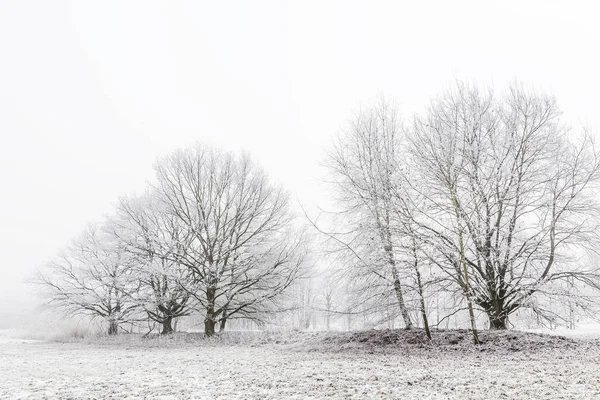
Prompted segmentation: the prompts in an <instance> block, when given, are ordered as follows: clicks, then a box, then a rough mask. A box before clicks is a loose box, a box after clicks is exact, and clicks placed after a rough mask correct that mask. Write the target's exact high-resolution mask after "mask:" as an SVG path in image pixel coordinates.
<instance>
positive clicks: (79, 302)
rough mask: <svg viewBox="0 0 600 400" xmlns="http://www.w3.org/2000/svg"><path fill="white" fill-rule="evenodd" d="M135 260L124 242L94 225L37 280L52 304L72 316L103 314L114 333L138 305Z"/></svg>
mask: <svg viewBox="0 0 600 400" xmlns="http://www.w3.org/2000/svg"><path fill="white" fill-rule="evenodd" d="M134 262H135V260H133V259H132V257H130V255H129V254H128V253H127V251H126V250H125V245H124V244H123V243H122V242H120V241H118V240H115V238H114V237H113V236H111V235H110V234H108V233H107V232H106V231H104V230H103V229H102V228H101V227H100V228H99V227H97V226H90V227H88V229H86V230H85V231H84V232H83V234H82V235H81V236H79V237H78V238H76V239H75V240H73V242H72V243H71V245H70V246H69V247H68V248H67V249H66V250H64V251H63V252H62V253H61V254H60V255H59V256H58V257H56V259H54V260H52V261H51V262H49V263H48V264H47V265H46V267H45V268H44V269H42V270H41V271H39V273H38V274H37V276H36V277H35V278H34V283H35V284H37V285H39V286H40V287H41V289H42V293H43V294H44V295H45V297H46V298H47V301H48V303H47V304H48V305H49V306H51V307H55V308H56V309H58V310H60V311H61V312H63V313H64V314H65V315H69V316H70V315H87V316H89V317H91V318H102V319H103V320H105V321H106V322H108V334H109V335H114V334H117V333H118V329H119V325H120V324H122V323H124V322H127V321H128V320H129V318H130V317H131V316H132V315H133V313H134V312H135V311H136V309H137V303H136V302H134V301H133V300H132V299H133V297H132V295H133V294H134V293H136V292H137V290H138V288H139V284H138V282H137V280H136V279H135V278H134V277H133V274H132V273H131V271H132V267H133V263H134Z"/></svg>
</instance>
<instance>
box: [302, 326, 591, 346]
mask: <svg viewBox="0 0 600 400" xmlns="http://www.w3.org/2000/svg"><path fill="white" fill-rule="evenodd" d="M431 334H432V339H431V340H429V339H428V338H427V336H426V335H425V331H423V330H422V329H411V330H400V329H396V330H394V329H383V330H369V331H355V332H336V333H327V334H323V335H320V336H318V337H314V338H313V339H312V340H307V341H306V342H307V344H309V347H310V348H309V350H313V351H315V350H325V351H326V350H330V351H344V350H349V349H360V348H362V349H367V350H371V351H372V350H376V349H384V348H385V349H386V350H392V349H405V350H410V349H414V348H419V349H421V348H430V349H438V350H444V351H507V352H520V351H536V350H541V349H554V348H556V349H558V348H561V349H566V348H576V347H580V346H583V345H592V343H591V342H593V341H590V340H575V339H569V338H566V337H564V336H554V335H543V334H537V333H528V332H521V331H489V330H485V331H480V332H479V339H480V342H481V343H480V344H479V345H478V346H475V345H473V337H472V335H471V332H470V331H468V330H464V329H457V330H434V331H432V332H431ZM595 342H597V341H595ZM595 345H598V343H595Z"/></svg>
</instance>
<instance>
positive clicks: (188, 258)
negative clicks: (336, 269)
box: [154, 145, 305, 335]
mask: <svg viewBox="0 0 600 400" xmlns="http://www.w3.org/2000/svg"><path fill="white" fill-rule="evenodd" d="M155 170H156V185H155V188H154V191H155V193H156V199H157V202H158V204H159V206H160V209H161V210H162V211H161V212H163V213H165V214H166V215H167V216H168V217H169V218H172V219H173V222H174V223H175V224H176V225H177V226H178V227H179V229H180V232H179V235H180V236H179V238H180V239H179V244H180V245H181V246H180V248H179V249H178V250H177V251H176V252H174V253H167V252H163V253H162V254H161V256H162V257H164V258H165V259H167V260H170V261H173V262H176V263H177V264H179V265H181V266H184V267H185V268H186V269H187V271H188V272H189V277H190V279H191V282H192V283H193V289H192V290H188V293H189V294H190V295H191V296H192V297H193V298H194V299H195V300H196V301H197V302H198V304H200V306H201V307H202V310H203V311H204V313H205V319H204V328H205V333H206V335H213V334H214V333H215V326H216V325H217V324H219V325H220V327H221V329H224V328H225V324H226V322H227V320H229V319H231V318H250V319H254V320H259V319H260V318H261V315H262V313H263V312H264V311H268V310H272V309H273V308H277V304H276V302H277V300H278V298H280V296H281V295H282V294H283V293H284V292H285V291H286V289H287V288H288V287H289V286H290V285H291V284H292V283H293V282H294V280H295V279H296V278H298V277H299V276H300V275H301V273H302V267H303V259H304V254H305V249H304V246H303V243H304V240H303V236H302V235H301V234H298V233H296V232H295V231H294V230H293V228H292V226H293V225H292V224H293V215H292V214H291V211H290V208H289V198H288V195H287V194H286V192H285V191H284V190H283V189H282V188H281V187H279V186H276V185H274V184H271V183H270V182H269V180H268V177H267V175H266V174H265V173H264V172H263V170H262V169H260V168H259V167H258V166H256V165H255V164H254V163H253V162H252V161H251V160H250V159H249V157H248V156H246V155H242V156H237V155H234V154H232V153H227V152H223V151H219V150H216V149H214V148H210V147H206V146H202V145H197V146H195V147H193V148H190V149H186V150H180V151H176V152H174V153H172V154H171V155H169V156H167V157H165V158H163V159H161V160H159V161H158V163H157V164H156V166H155Z"/></svg>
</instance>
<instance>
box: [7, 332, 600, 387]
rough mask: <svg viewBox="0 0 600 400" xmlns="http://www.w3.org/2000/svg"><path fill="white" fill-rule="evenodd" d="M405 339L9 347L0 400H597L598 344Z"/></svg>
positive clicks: (448, 335) (361, 336)
mask: <svg viewBox="0 0 600 400" xmlns="http://www.w3.org/2000/svg"><path fill="white" fill-rule="evenodd" d="M465 333H466V332H441V333H437V334H436V337H435V338H434V342H435V344H434V345H429V344H427V343H425V342H423V341H422V337H421V336H419V334H418V333H417V334H415V333H411V334H407V333H403V332H397V331H383V332H377V333H370V332H367V333H349V334H337V335H309V336H304V337H296V338H292V339H289V338H288V339H282V338H277V337H276V338H274V339H273V338H271V339H270V340H257V341H251V342H249V341H246V342H245V343H241V342H242V341H235V340H234V341H229V342H219V341H209V342H206V341H204V342H203V341H199V340H198V341H193V340H192V341H189V340H180V341H171V342H169V341H165V340H162V341H159V340H148V341H141V340H140V339H139V338H138V339H137V340H131V341H129V340H123V339H119V340H117V341H102V340H97V341H95V342H94V343H52V342H45V343H39V342H38V343H32V342H6V343H0V398H5V399H18V398H32V399H48V398H52V399H54V398H57V399H144V398H147V399H188V398H196V399H218V398H221V399H304V398H319V399H320V398H332V399H427V398H430V399H594V398H600V362H599V361H600V350H599V347H600V346H599V345H600V342H598V341H590V340H586V341H576V340H570V339H566V338H557V337H551V338H549V337H546V336H540V335H532V334H523V333H506V334H501V335H496V336H494V334H483V335H482V338H483V339H484V341H485V343H484V344H483V345H481V346H479V347H477V348H474V347H473V346H472V345H471V344H470V343H469V336H468V334H465Z"/></svg>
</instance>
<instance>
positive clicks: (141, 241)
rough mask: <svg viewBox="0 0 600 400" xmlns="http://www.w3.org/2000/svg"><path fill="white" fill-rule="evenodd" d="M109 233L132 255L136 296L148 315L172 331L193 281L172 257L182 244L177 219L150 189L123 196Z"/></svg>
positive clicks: (185, 309)
mask: <svg viewBox="0 0 600 400" xmlns="http://www.w3.org/2000/svg"><path fill="white" fill-rule="evenodd" d="M111 225H112V227H113V228H114V229H113V234H114V235H115V236H116V237H118V238H119V240H121V241H122V242H123V243H125V244H126V245H127V247H126V249H127V251H129V252H130V254H131V255H132V256H133V257H134V258H135V260H136V261H137V262H136V265H135V266H134V268H133V269H132V273H133V274H134V275H135V277H136V278H137V279H139V282H140V284H141V287H140V290H139V291H138V292H137V293H136V299H137V301H139V303H140V305H141V307H142V308H143V309H144V311H145V312H146V314H147V315H148V318H150V319H151V320H152V321H154V322H157V323H159V324H161V326H162V332H161V333H162V334H168V333H171V332H173V320H174V319H175V318H179V317H184V316H187V315H189V314H190V312H191V311H192V308H191V307H192V302H191V301H190V300H191V296H190V294H189V292H190V291H191V290H192V284H193V282H190V281H191V279H189V278H190V276H189V271H188V269H187V268H186V267H184V266H182V265H181V264H179V263H178V262H177V261H176V259H177V256H178V255H179V254H180V253H181V252H182V248H183V246H185V245H186V243H185V240H184V239H185V238H184V237H183V235H182V229H181V228H180V227H179V225H178V221H177V220H176V219H175V218H174V217H173V216H171V215H168V214H167V213H165V212H164V210H161V209H160V208H159V205H158V204H157V202H156V200H155V196H153V192H152V191H148V192H147V193H146V194H145V195H144V196H142V197H139V198H123V199H122V200H121V201H120V204H119V206H118V208H117V213H116V216H115V217H114V218H113V221H112V224H111Z"/></svg>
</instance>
